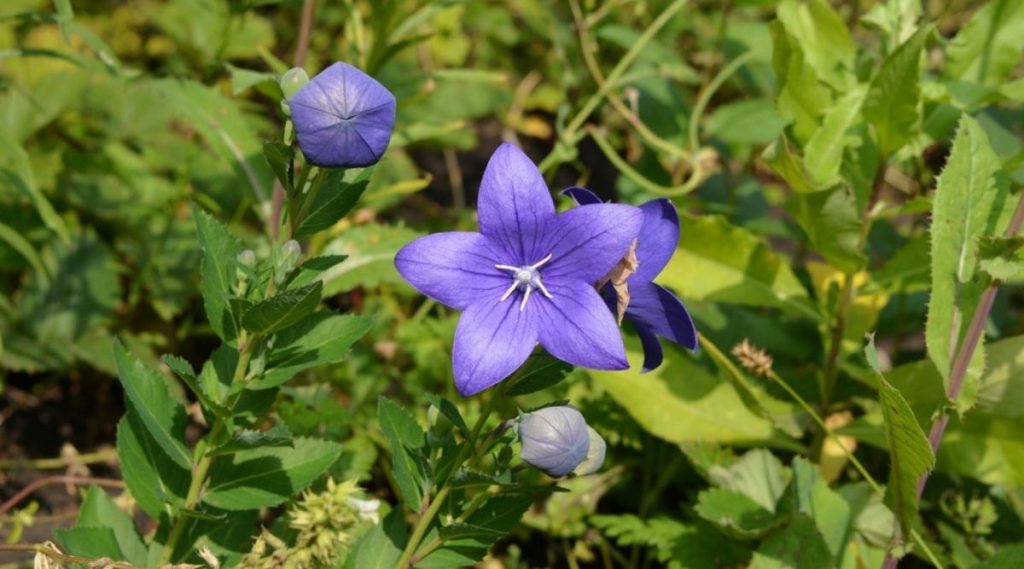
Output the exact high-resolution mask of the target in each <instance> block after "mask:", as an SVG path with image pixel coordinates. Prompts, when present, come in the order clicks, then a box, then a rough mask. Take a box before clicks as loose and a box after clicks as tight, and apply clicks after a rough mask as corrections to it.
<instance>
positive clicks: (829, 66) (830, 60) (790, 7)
mask: <svg viewBox="0 0 1024 569" xmlns="http://www.w3.org/2000/svg"><path fill="white" fill-rule="evenodd" d="M777 12H778V16H779V21H781V22H782V25H784V26H785V27H786V31H787V32H789V35H791V36H792V37H793V38H795V39H796V40H797V41H798V42H799V43H800V46H801V47H802V48H803V53H804V57H805V58H806V59H807V63H808V64H809V65H810V66H811V67H813V68H814V70H815V72H816V73H817V75H818V77H821V80H822V81H824V82H825V83H828V84H829V85H830V86H832V88H833V89H836V90H837V91H843V90H845V89H846V88H848V87H849V86H850V83H852V82H853V81H855V80H856V78H855V77H854V75H853V64H854V58H855V56H856V50H855V48H854V45H853V38H852V37H850V31H849V30H848V29H847V28H846V23H845V22H844V21H843V19H842V17H840V16H839V14H837V13H836V11H835V10H833V9H832V6H830V5H829V3H828V2H826V1H825V0H782V2H780V3H779V6H778V8H777Z"/></svg>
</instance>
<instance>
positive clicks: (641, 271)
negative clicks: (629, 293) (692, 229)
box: [629, 198, 679, 283]
mask: <svg viewBox="0 0 1024 569" xmlns="http://www.w3.org/2000/svg"><path fill="white" fill-rule="evenodd" d="M640 209H641V210H642V211H643V212H644V224H643V226H642V227H641V228H640V235H639V236H637V244H636V258H637V261H638V262H639V263H640V267H639V268H638V269H637V271H636V272H635V273H633V276H632V277H630V279H629V282H630V283H633V282H651V281H653V280H654V277H656V276H658V274H659V273H661V270H662V269H664V268H665V265H667V264H668V260H669V259H671V258H672V254H673V253H675V252H676V246H677V245H678V244H679V214H678V213H677V212H676V206H675V205H673V204H672V202H671V201H669V200H667V199H665V198H660V199H656V200H651V201H649V202H647V203H645V204H643V205H642V206H640Z"/></svg>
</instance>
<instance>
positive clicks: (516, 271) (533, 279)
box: [494, 253, 551, 312]
mask: <svg viewBox="0 0 1024 569" xmlns="http://www.w3.org/2000/svg"><path fill="white" fill-rule="evenodd" d="M550 260H551V254H550V253H549V254H548V256H547V257H544V258H543V259H541V260H540V261H537V262H536V263H534V264H532V265H523V266H521V267H513V266H512V265H494V268H496V269H500V270H502V271H509V272H510V273H512V285H511V286H509V287H508V290H506V291H505V294H503V295H501V299H500V302H505V301H506V300H508V298H509V297H510V296H512V293H514V292H515V291H517V290H520V289H521V290H522V291H523V300H521V301H520V302H519V312H522V311H523V310H525V309H526V301H528V300H530V293H532V292H533V289H538V290H540V293H541V294H543V295H544V296H546V297H547V298H551V293H550V292H548V289H546V288H544V283H543V282H541V280H540V271H538V270H537V269H539V268H541V267H542V266H544V264H546V263H547V262H548V261H550Z"/></svg>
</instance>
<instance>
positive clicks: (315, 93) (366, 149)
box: [288, 62, 395, 168]
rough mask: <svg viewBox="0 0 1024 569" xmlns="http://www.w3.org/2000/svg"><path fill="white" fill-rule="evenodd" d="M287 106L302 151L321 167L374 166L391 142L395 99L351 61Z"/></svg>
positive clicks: (315, 80)
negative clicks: (352, 64) (350, 63)
mask: <svg viewBox="0 0 1024 569" xmlns="http://www.w3.org/2000/svg"><path fill="white" fill-rule="evenodd" d="M288 105H289V107H290V108H291V115H292V123H293V124H294V125H295V135H296V137H297V138H298V139H299V147H300V148H301V149H302V153H303V154H305V155H306V159H307V160H309V162H310V163H312V164H315V165H317V166H326V167H330V168H346V167H362V166H369V165H370V164H375V163H376V162H377V161H379V160H380V158H381V156H383V155H384V151H385V150H387V147H388V143H390V142H391V131H392V130H393V129H394V126H395V96H394V95H392V94H391V92H390V91H388V90H387V89H386V88H385V87H384V86H383V85H381V84H380V83H378V82H377V80H376V79H374V78H373V77H370V76H369V75H367V74H365V73H363V72H362V71H360V70H359V69H356V68H355V67H352V66H351V65H349V64H347V63H341V62H338V63H335V64H334V65H332V66H330V67H328V68H327V69H324V70H323V71H321V72H320V74H319V75H317V76H316V77H313V79H312V80H310V82H309V83H307V84H306V86H305V87H303V88H302V89H299V91H298V92H297V93H295V95H294V96H293V97H292V98H291V99H289V100H288Z"/></svg>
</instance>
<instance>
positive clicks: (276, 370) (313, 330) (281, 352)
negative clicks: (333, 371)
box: [249, 312, 372, 389]
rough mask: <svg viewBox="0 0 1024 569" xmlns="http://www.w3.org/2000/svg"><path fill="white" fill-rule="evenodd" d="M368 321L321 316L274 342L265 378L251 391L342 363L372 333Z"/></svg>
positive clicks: (307, 320)
mask: <svg viewBox="0 0 1024 569" xmlns="http://www.w3.org/2000/svg"><path fill="white" fill-rule="evenodd" d="M371 323H372V321H371V320H370V319H369V318H364V317H361V316H351V315H344V316H342V315H338V314H331V313H329V312H318V313H315V314H312V315H310V316H309V317H307V318H306V319H305V320H304V321H303V322H301V323H300V324H298V325H296V326H293V327H291V328H288V329H287V330H282V331H281V332H279V333H278V334H277V336H276V337H275V338H274V346H273V347H272V348H271V350H270V354H269V355H268V356H267V369H266V371H265V372H264V374H263V376H261V377H259V378H257V379H256V380H254V381H253V382H252V383H250V384H249V388H250V389H268V388H271V387H277V386H278V385H281V384H283V383H284V382H286V381H288V380H289V379H291V378H292V377H294V376H295V374H297V373H299V372H300V371H302V370H305V369H310V368H313V367H317V366H321V365H325V364H330V363H335V362H339V361H341V360H342V359H343V358H344V357H345V354H347V353H348V351H349V348H351V347H352V344H354V343H355V342H356V341H357V340H359V338H362V337H363V335H364V334H366V332H367V331H369V329H370V324H371Z"/></svg>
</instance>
